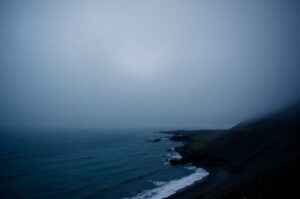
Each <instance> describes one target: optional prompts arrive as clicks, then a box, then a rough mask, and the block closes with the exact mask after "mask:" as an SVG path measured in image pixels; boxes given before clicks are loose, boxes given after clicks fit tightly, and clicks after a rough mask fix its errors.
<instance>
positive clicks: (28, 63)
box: [0, 0, 300, 128]
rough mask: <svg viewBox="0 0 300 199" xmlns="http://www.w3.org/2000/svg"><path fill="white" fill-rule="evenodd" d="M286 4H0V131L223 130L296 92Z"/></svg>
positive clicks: (299, 30)
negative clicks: (105, 129) (65, 129)
mask: <svg viewBox="0 0 300 199" xmlns="http://www.w3.org/2000/svg"><path fill="white" fill-rule="evenodd" d="M299 9H300V4H299V3H298V1H296V0H295V1H292V0H291V1H289V0H282V1H277V0H249V1H246V0H245V1H240V0H227V1H223V0H220V1H214V0H207V1H206V0H195V1H192V0H181V1H179V0H148V1H146V0H135V1H130V0H127V1H123V0H119V1H114V0H107V1H101V0H99V1H92V0H86V1H83V0H82V1H67V0H57V1H55V0H49V1H38V0H36V1H32V0H27V1H13V0H7V1H5V0H1V2H0V28H1V32H0V44H1V45H0V53H1V54H0V67H1V68H0V96H1V97H0V126H15V127H22V126H27V127H72V128H73V127H75V128H77V127H78V128H143V127H157V128H226V127H230V126H232V125H234V124H236V123H238V122H240V121H241V120H244V119H248V118H252V117H256V116H259V115H261V114H264V113H268V112H270V111H273V110H276V109H279V108H280V107H284V106H286V105H288V104H289V103H293V102H294V101H296V100H297V99H299V97H300V86H299V85H300V65H299V63H300V55H299V52H300V25H299V24H300V23H299V19H300V10H299Z"/></svg>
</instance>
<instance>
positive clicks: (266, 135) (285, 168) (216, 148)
mask: <svg viewBox="0 0 300 199" xmlns="http://www.w3.org/2000/svg"><path fill="white" fill-rule="evenodd" d="M299 116H300V105H299V104H298V105H296V106H293V107H291V108H289V109H287V110H284V111H282V112H279V113H277V114H274V115H271V116H268V117H265V118H262V119H260V120H256V121H252V122H246V123H241V124H239V125H237V126H235V127H234V128H232V129H230V130H228V131H221V132H214V133H212V134H211V133H204V131H202V132H201V133H198V134H197V133H194V134H193V135H191V136H190V141H189V142H188V143H187V144H186V145H185V147H184V148H183V149H182V150H180V151H179V152H180V153H181V154H182V155H183V157H184V158H186V159H187V160H188V161H189V162H193V163H195V164H201V165H204V166H206V167H222V168H224V169H226V170H228V171H229V172H230V173H232V177H230V178H228V179H226V180H225V181H224V182H223V183H222V184H220V185H219V186H214V189H213V190H210V189H209V186H208V188H207V189H208V190H203V192H201V191H200V193H203V194H202V196H201V197H200V196H199V197H200V198H231V199H232V198H248V199H249V198H294V197H292V195H291V194H295V193H297V194H299V192H300V190H299V189H300V175H299V174H300V171H299V170H300V132H299V125H300V117H299ZM219 180H220V179H219Z"/></svg>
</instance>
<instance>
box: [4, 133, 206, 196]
mask: <svg viewBox="0 0 300 199" xmlns="http://www.w3.org/2000/svg"><path fill="white" fill-rule="evenodd" d="M159 136H162V137H164V136H166V134H158V133H153V132H152V131H147V130H124V131H120V130H101V131H91V130H81V131H78V130H29V129H23V130H21V129H14V130H13V129H10V130H8V129H1V131H0V198H1V199H6V198H9V199H10V198H26V199H27V198H43V199H47V198H51V199H52V198H57V199H59V198H72V199H94V198H95V199H130V198H132V199H150V198H151V199H160V198H164V197H167V196H170V195H172V194H174V193H175V192H177V191H178V190H180V189H183V188H184V187H186V186H189V185H191V184H193V183H195V182H196V181H199V180H201V179H203V178H204V177H205V176H207V175H208V173H207V172H206V171H205V170H204V169H201V168H195V167H193V166H172V165H170V164H169V163H168V159H170V158H172V157H178V156H179V154H177V153H176V152H172V151H168V149H170V148H174V147H176V146H179V145H181V144H180V143H178V142H172V141H170V140H168V139H162V140H161V141H160V142H156V143H152V142H148V138H152V137H159Z"/></svg>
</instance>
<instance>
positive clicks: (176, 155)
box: [167, 152, 182, 159]
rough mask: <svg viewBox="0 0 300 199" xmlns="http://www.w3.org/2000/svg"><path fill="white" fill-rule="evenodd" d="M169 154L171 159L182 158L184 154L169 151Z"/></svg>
mask: <svg viewBox="0 0 300 199" xmlns="http://www.w3.org/2000/svg"><path fill="white" fill-rule="evenodd" d="M167 156H168V157H169V158H170V159H181V158H182V156H181V155H180V154H179V153H177V152H172V153H168V154H167Z"/></svg>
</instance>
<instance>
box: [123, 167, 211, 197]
mask: <svg viewBox="0 0 300 199" xmlns="http://www.w3.org/2000/svg"><path fill="white" fill-rule="evenodd" d="M190 168H191V167H190ZM194 170H195V172H194V173H192V174H190V175H188V176H184V177H182V178H180V179H177V180H171V181H169V182H166V183H165V182H159V183H157V182H154V184H155V185H158V187H156V188H154V189H151V190H146V191H143V192H141V193H139V194H137V195H135V196H133V197H132V198H125V199H162V198H166V197H169V196H171V195H173V194H175V193H176V192H178V191H179V190H182V189H184V188H186V187H187V186H190V185H192V184H194V183H195V182H197V181H199V180H201V179H203V178H204V177H206V176H208V175H209V173H208V172H207V171H206V170H204V169H202V168H195V167H194Z"/></svg>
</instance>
